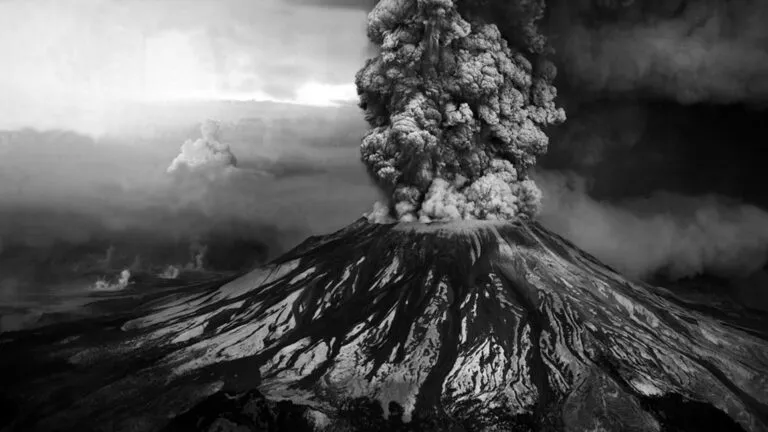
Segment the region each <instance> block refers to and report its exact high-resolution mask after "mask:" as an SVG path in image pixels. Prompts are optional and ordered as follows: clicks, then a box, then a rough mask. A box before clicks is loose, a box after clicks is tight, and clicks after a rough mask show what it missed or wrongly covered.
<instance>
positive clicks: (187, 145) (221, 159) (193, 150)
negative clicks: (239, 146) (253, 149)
mask: <svg viewBox="0 0 768 432" xmlns="http://www.w3.org/2000/svg"><path fill="white" fill-rule="evenodd" d="M219 129H220V126H219V123H218V122H216V121H214V120H207V121H205V122H203V124H202V125H201V126H200V133H201V134H202V138H199V139H197V140H195V141H192V140H187V141H185V142H184V144H183V145H182V146H181V153H179V155H178V156H176V158H175V159H173V161H172V162H171V165H170V166H169V167H168V172H169V173H173V172H176V171H178V170H181V169H184V168H183V167H186V169H189V170H195V171H202V170H208V171H212V172H216V170H220V169H226V168H227V167H235V166H237V158H236V157H235V155H234V154H233V153H232V151H231V150H230V149H229V146H228V145H227V144H224V143H222V142H221V141H219Z"/></svg>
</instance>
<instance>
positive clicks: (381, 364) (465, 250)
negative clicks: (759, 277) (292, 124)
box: [0, 220, 768, 432]
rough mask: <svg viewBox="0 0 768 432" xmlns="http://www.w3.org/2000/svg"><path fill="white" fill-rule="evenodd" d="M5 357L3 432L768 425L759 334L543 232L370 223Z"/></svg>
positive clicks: (765, 364)
mask: <svg viewBox="0 0 768 432" xmlns="http://www.w3.org/2000/svg"><path fill="white" fill-rule="evenodd" d="M0 350H1V351H2V357H1V358H0V382H2V383H3V386H2V388H0V397H2V400H0V403H2V405H3V407H4V408H9V410H5V409H4V410H3V412H5V413H9V412H10V413H12V414H11V415H10V416H9V415H8V414H5V415H6V418H4V419H1V420H0V428H2V429H3V430H19V431H28V430H29V431H33V430H41V431H54V430H77V431H87V430H109V431H128V430H130V431H144V430H164V429H165V430H211V431H213V430H221V431H225V430H233V431H234V430H269V431H278V430H292V431H293V430H296V431H300V430H305V429H307V430H310V429H311V430H328V431H356V430H364V431H377V430H381V431H384V430H398V431H417V430H447V431H480V430H487V431H510V430H512V431H515V430H519V431H535V430H553V431H582V430H606V431H638V432H640V431H700V430H702V427H703V428H705V429H706V428H708V427H715V428H716V429H717V430H720V431H727V430H745V431H764V430H766V429H768V342H766V340H765V339H764V338H762V337H760V335H757V334H750V333H747V332H745V331H743V330H741V329H738V328H734V327H732V326H730V325H728V324H726V323H724V322H721V321H719V320H716V319H714V318H712V317H710V316H708V315H707V314H705V313H703V312H701V311H696V310H693V309H691V308H689V307H687V306H685V304H683V303H681V302H678V301H676V300H675V298H674V296H672V295H669V293H668V292H666V291H665V290H663V289H661V288H654V287H651V286H648V285H643V284H637V283H632V282H630V281H628V280H626V279H624V278H623V277H622V276H621V275H619V274H617V273H616V272H614V271H612V270H611V269H609V268H607V267H605V266H604V265H602V264H600V263H599V262H598V261H597V260H595V259H594V258H592V257H591V256H589V255H587V254H585V253H584V252H582V251H580V250H578V249H577V248H576V247H574V246H573V245H572V244H570V243H569V242H567V241H565V240H564V239H562V238H560V237H558V236H556V235H554V234H552V233H551V232H548V231H546V230H545V229H543V228H541V227H540V226H539V225H538V224H535V223H531V224H528V223H491V222H476V223H454V224H432V225H429V226H425V225H421V224H395V225H374V224H369V223H368V222H366V221H365V220H360V221H358V222H356V223H354V224H352V225H350V226H349V227H347V228H345V229H343V230H341V231H339V232H337V233H334V234H331V235H327V236H321V237H312V238H310V239H308V240H307V241H305V242H304V243H302V244H301V245H299V246H298V247H296V248H295V249H294V250H293V251H291V252H289V253H288V254H286V255H284V256H283V257H281V258H279V259H278V260H276V261H274V262H273V263H271V264H270V265H268V266H265V267H262V268H259V269H257V270H255V271H253V272H251V273H249V274H247V275H245V276H243V277H241V278H239V279H237V280H234V281H232V282H229V283H226V284H224V285H221V286H215V287H213V288H211V289H209V290H205V291H203V292H199V291H196V292H191V293H189V294H186V295H174V296H172V297H168V298H166V299H164V300H163V299H161V300H153V301H152V302H151V303H146V304H143V303H142V304H138V305H137V304H136V303H132V304H131V309H130V310H126V311H123V312H122V314H121V315H117V316H116V317H114V318H112V320H111V321H108V320H106V319H101V320H97V321H90V322H87V323H86V322H83V323H73V324H70V325H67V326H55V327H47V328H43V329H39V330H35V331H31V332H25V333H18V334H10V335H7V336H4V337H3V338H2V339H0ZM713 430H714V429H713Z"/></svg>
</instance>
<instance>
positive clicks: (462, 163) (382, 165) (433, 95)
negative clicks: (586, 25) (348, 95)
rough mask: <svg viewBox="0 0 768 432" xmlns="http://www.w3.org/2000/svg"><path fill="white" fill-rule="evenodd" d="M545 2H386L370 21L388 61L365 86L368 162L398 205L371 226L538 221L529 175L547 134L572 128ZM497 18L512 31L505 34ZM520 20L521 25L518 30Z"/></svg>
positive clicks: (366, 75) (369, 73)
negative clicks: (552, 56) (542, 29)
mask: <svg viewBox="0 0 768 432" xmlns="http://www.w3.org/2000/svg"><path fill="white" fill-rule="evenodd" d="M542 14H543V1H541V0H527V1H525V0H523V1H509V0H506V1H495V0H382V1H381V2H379V3H378V5H377V6H376V7H375V8H374V10H373V11H372V12H371V13H370V15H369V17H368V37H369V38H370V39H371V41H373V42H374V43H375V44H377V45H378V46H380V53H379V55H378V56H376V57H375V58H373V59H370V60H368V62H367V63H366V65H365V66H364V67H363V69H362V70H360V71H359V72H358V74H357V77H356V84H357V89H358V94H359V95H360V106H361V107H362V108H363V109H364V110H365V111H366V119H367V120H368V122H369V123H370V125H371V126H372V129H371V130H370V131H369V132H368V133H367V134H366V136H365V137H364V139H363V142H362V146H361V152H362V159H363V161H364V162H365V163H366V164H367V165H368V167H369V170H370V172H371V174H372V175H373V176H374V178H375V179H376V180H377V182H378V183H379V184H380V185H381V186H382V187H383V188H384V189H385V190H386V192H387V193H388V194H389V195H390V196H391V203H390V207H389V212H382V211H381V210H382V208H381V206H379V207H378V208H377V209H375V210H374V211H373V212H372V213H371V215H369V218H372V219H381V216H382V215H383V214H386V213H389V214H390V215H394V216H395V217H396V218H397V219H399V220H401V221H415V220H419V221H421V222H431V221H441V220H452V219H502V220H508V219H514V218H518V217H520V218H531V217H533V216H534V215H535V214H536V213H537V211H538V209H539V207H540V197H541V193H540V191H539V189H538V188H537V187H536V185H535V184H534V183H533V181H532V180H530V179H529V178H528V170H529V169H530V168H531V167H532V166H533V165H534V164H535V163H536V157H537V156H539V155H541V154H543V153H544V152H546V150H547V146H548V138H547V135H546V134H545V133H544V131H543V128H544V127H545V126H547V125H551V124H556V123H559V122H562V121H563V120H565V112H564V111H563V110H562V109H559V108H557V107H556V106H555V102H554V99H555V97H556V94H557V93H556V90H555V88H554V87H553V86H552V81H553V79H554V78H555V74H556V70H555V67H554V65H553V64H552V63H551V62H549V61H548V60H546V59H545V58H544V54H546V50H547V48H546V44H545V42H544V38H543V37H542V36H541V35H540V34H539V33H538V32H537V31H536V27H535V24H536V22H537V21H538V20H539V19H540V18H541V16H542ZM488 17H496V19H498V20H499V22H504V23H505V24H507V23H510V22H511V23H512V24H513V25H511V26H510V27H511V30H509V31H507V30H506V29H505V28H502V30H504V34H502V31H500V29H499V27H498V26H497V25H496V24H494V23H493V22H491V21H490V20H489V19H488ZM509 17H512V21H509V20H507V19H506V18H509Z"/></svg>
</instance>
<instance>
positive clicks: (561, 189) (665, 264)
mask: <svg viewBox="0 0 768 432" xmlns="http://www.w3.org/2000/svg"><path fill="white" fill-rule="evenodd" d="M534 177H535V179H536V182H537V183H538V184H539V185H541V187H542V190H543V191H544V199H543V202H544V206H543V210H542V213H541V215H540V217H539V220H540V221H541V223H543V224H544V225H545V226H547V227H548V228H550V229H552V230H554V231H556V232H559V233H560V234H562V235H563V236H565V237H567V238H568V239H570V240H572V241H573V242H574V243H575V244H577V245H578V246H579V247H581V248H583V249H585V250H586V251H588V252H590V253H592V254H594V255H595V256H596V257H598V258H599V259H600V260H602V261H604V262H605V263H607V264H609V265H611V266H614V267H615V268H617V269H618V270H620V271H622V272H623V273H626V274H629V275H631V276H634V277H641V278H644V277H649V276H653V275H656V274H665V275H666V276H668V277H671V278H674V279H677V278H681V277H689V276H696V275H699V274H702V273H704V272H705V271H706V272H708V273H713V274H717V275H721V276H726V277H733V276H738V275H744V274H749V273H751V272H754V271H756V270H759V269H760V267H761V266H762V265H763V264H764V263H765V260H766V258H768V213H767V212H765V211H763V210H761V209H759V208H757V207H755V206H752V205H746V204H743V203H740V202H738V201H735V200H733V199H728V198H725V197H722V196H716V195H705V196H697V197H691V196H683V195H680V194H676V193H672V192H664V191H657V192H655V193H653V194H651V195H650V196H648V197H643V198H632V199H625V200H622V201H620V202H615V203H611V202H607V201H599V200H596V199H594V198H592V197H590V196H589V195H588V194H587V188H586V184H585V179H584V178H583V177H581V176H579V175H577V174H575V173H562V172H553V171H538V172H536V173H535V175H534Z"/></svg>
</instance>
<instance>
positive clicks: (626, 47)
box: [547, 0, 768, 105]
mask: <svg viewBox="0 0 768 432" xmlns="http://www.w3.org/2000/svg"><path fill="white" fill-rule="evenodd" d="M766 23H768V2H765V1H762V0H734V1H725V0H663V1H662V0H647V1H639V0H636V1H632V0H628V1H622V2H619V1H599V0H581V1H563V0H560V1H553V2H550V10H549V17H548V20H547V27H548V34H549V37H550V41H551V42H552V44H553V45H554V47H555V49H556V50H557V58H558V60H559V63H560V66H561V68H560V72H561V76H564V77H565V80H566V81H567V82H568V85H569V86H572V87H574V88H575V89H576V90H577V91H579V92H582V93H598V94H600V93H638V94H643V95H644V96H645V95H654V96H657V97H664V98H669V99H673V100H676V101H678V102H680V103H686V104H688V103H696V102H715V103H738V102H746V103H750V104H758V105H760V104H764V103H766V101H768V25H766Z"/></svg>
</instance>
